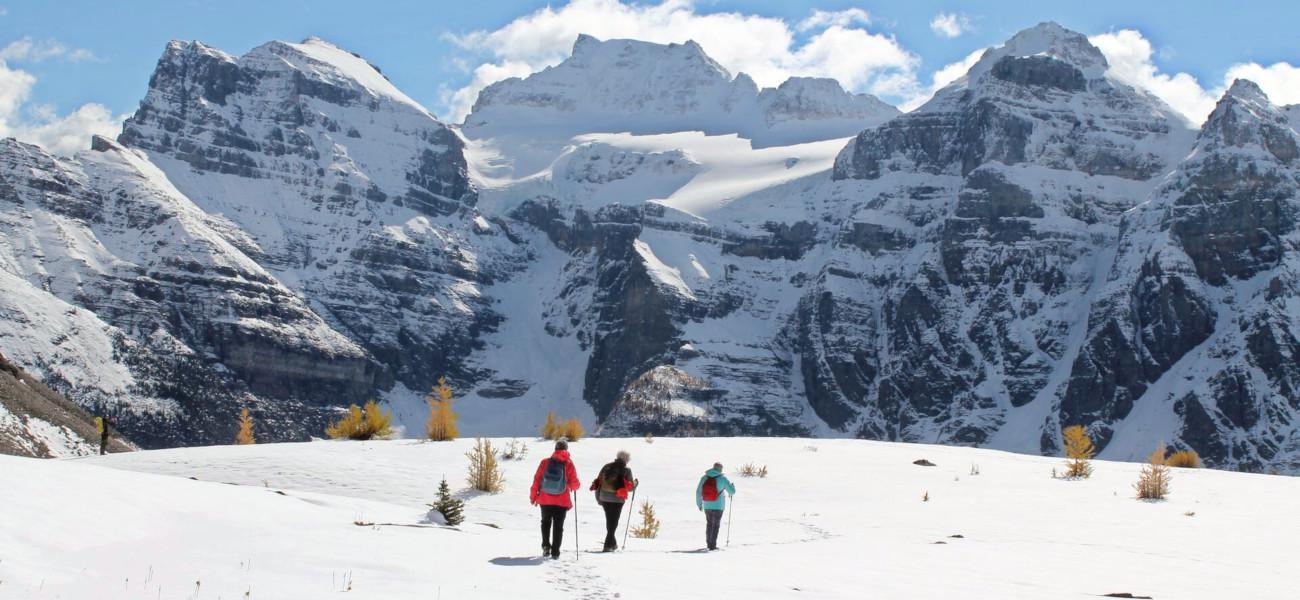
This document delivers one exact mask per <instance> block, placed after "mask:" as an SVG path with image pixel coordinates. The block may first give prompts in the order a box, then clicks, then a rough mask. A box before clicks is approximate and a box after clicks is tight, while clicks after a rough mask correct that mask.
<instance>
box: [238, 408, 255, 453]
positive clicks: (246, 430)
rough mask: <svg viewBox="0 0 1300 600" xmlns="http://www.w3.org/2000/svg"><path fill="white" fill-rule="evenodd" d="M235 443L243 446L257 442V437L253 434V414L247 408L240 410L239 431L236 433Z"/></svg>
mask: <svg viewBox="0 0 1300 600" xmlns="http://www.w3.org/2000/svg"><path fill="white" fill-rule="evenodd" d="M235 443H236V444H239V445H241V446H246V445H249V444H256V443H257V437H256V436H254V435H253V416H252V415H251V414H249V412H248V409H247V408H245V409H243V410H241V411H239V433H237V434H235Z"/></svg>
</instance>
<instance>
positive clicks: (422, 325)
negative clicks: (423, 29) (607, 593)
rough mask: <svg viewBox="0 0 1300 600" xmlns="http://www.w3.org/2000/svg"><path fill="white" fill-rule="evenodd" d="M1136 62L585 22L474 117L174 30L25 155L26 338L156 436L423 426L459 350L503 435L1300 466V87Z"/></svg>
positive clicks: (13, 332)
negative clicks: (1169, 71)
mask: <svg viewBox="0 0 1300 600" xmlns="http://www.w3.org/2000/svg"><path fill="white" fill-rule="evenodd" d="M1107 70H1108V65H1107V64H1106V61H1105V58H1104V57H1103V56H1102V54H1101V53H1100V52H1099V51H1098V50H1097V49H1096V48H1094V47H1093V46H1092V45H1091V44H1089V42H1088V40H1087V38H1086V37H1084V36H1083V35H1080V34H1078V33H1074V32H1071V31H1068V30H1066V29H1064V28H1062V27H1060V26H1059V25H1056V24H1052V23H1045V24H1042V25H1039V26H1037V27H1034V28H1031V29H1028V30H1026V31H1023V32H1021V33H1019V34H1017V35H1016V36H1014V37H1013V38H1012V39H1010V40H1009V41H1008V42H1007V43H1006V44H1004V45H1003V46H1000V47H997V48H993V49H990V50H989V51H987V52H986V53H985V55H984V56H983V57H982V58H981V60H980V61H979V62H978V63H977V64H976V65H975V66H974V67H973V68H972V69H971V70H970V72H969V73H967V74H966V75H965V76H964V77H962V78H961V79H959V80H957V81H955V82H954V83H953V84H951V85H950V86H948V87H946V88H945V89H943V90H941V91H940V92H938V93H937V94H936V95H935V97H934V98H933V99H932V100H931V101H930V102H928V103H926V104H925V105H924V106H922V107H921V108H919V109H917V110H915V111H913V112H911V113H908V114H905V115H895V114H894V113H895V111H893V109H890V108H888V107H886V106H882V105H881V104H880V103H879V101H877V100H875V99H874V98H870V97H865V96H855V95H852V94H849V93H847V92H845V91H844V90H843V89H841V88H840V87H839V85H838V84H836V83H834V82H831V81H827V80H814V79H792V80H790V81H788V82H786V83H785V84H783V85H781V86H780V87H778V88H774V89H768V90H762V91H760V90H758V89H757V86H755V85H754V84H753V82H752V81H750V80H749V78H748V77H745V76H744V75H738V76H735V77H733V76H732V75H731V74H729V73H727V72H726V71H725V70H724V69H722V68H721V67H720V66H719V65H718V64H717V63H716V62H714V61H712V60H711V59H709V58H708V56H706V55H705V54H704V53H703V51H702V50H701V49H700V47H699V46H698V45H695V44H676V45H656V44H649V43H643V42H635V41H626V40H615V41H608V42H601V41H598V40H595V39H593V38H589V37H583V38H580V39H579V40H578V42H577V44H575V48H574V55H573V57H572V58H570V59H569V60H566V61H565V62H563V63H561V64H560V65H558V66H556V67H553V68H551V69H548V70H545V71H543V72H541V73H537V74H534V75H532V76H530V77H528V78H525V79H515V80H507V81H505V82H502V83H500V84H497V85H494V86H492V87H489V88H488V89H487V90H486V91H485V92H484V94H483V96H482V97H481V98H480V100H479V102H478V103H477V104H476V106H475V109H474V112H473V114H471V115H470V117H469V118H468V119H467V121H466V123H465V124H464V125H463V126H462V127H461V128H460V130H459V131H457V130H456V129H455V128H451V127H448V126H446V125H444V124H442V123H440V122H438V121H437V120H436V119H434V118H433V117H432V116H430V115H429V114H428V113H427V111H425V110H424V109H423V108H421V107H420V106H419V105H418V104H416V103H415V102H413V101H412V100H410V99H409V98H407V97H406V96H404V95H402V93H401V92H400V91H398V90H397V89H396V88H394V87H393V86H392V84H391V83H389V82H388V81H387V80H386V79H384V77H383V76H382V75H381V74H380V73H379V71H378V70H377V69H375V68H374V67H372V66H371V65H369V64H367V63H366V62H365V61H364V60H362V59H360V58H358V57H356V56H354V55H352V54H350V53H347V52H346V51H343V50H340V49H338V48H337V47H334V46H332V45H330V44H328V43H325V42H322V41H320V40H308V41H306V42H303V43H301V44H288V43H283V42H272V43H270V44H266V45H264V46H261V47H258V48H256V49H254V50H252V51H250V52H249V53H248V54H246V55H244V56H242V57H232V56H229V55H226V54H224V53H222V52H220V51H217V50H215V49H212V48H208V47H206V46H203V45H202V44H199V43H197V42H195V43H179V42H178V43H173V44H171V45H169V46H168V48H167V50H166V52H165V54H164V56H163V58H162V60H161V61H160V62H159V64H158V68H157V72H156V73H155V75H154V77H153V78H152V80H151V82H150V89H149V92H148V95H147V96H146V99H145V101H144V102H143V103H142V104H141V107H140V110H139V111H138V112H137V113H136V115H135V116H133V117H132V118H131V119H130V121H128V123H127V124H126V126H125V128H124V131H123V133H122V135H121V136H120V138H119V141H118V142H112V141H109V140H98V141H97V142H96V144H95V149H94V151H92V152H87V153H83V154H81V155H79V156H78V157H76V158H75V159H71V160H64V159H57V158H54V157H50V156H48V155H47V154H45V153H44V152H42V151H40V150H39V149H37V148H33V147H30V146H25V145H22V144H17V143H14V142H6V143H5V144H4V145H3V146H0V228H4V229H5V235H4V236H2V237H0V283H2V284H3V286H4V287H5V289H6V290H7V293H5V294H0V316H4V317H5V318H4V319H0V341H3V343H4V344H5V347H6V352H7V353H8V354H10V356H11V357H12V358H13V359H14V360H15V361H16V362H18V363H20V364H22V365H23V366H24V367H26V368H28V369H29V370H31V371H32V372H33V373H35V374H39V375H40V376H41V378H42V379H44V380H45V381H46V382H48V383H49V384H50V385H51V387H52V388H54V389H56V390H59V391H63V392H65V393H67V394H68V396H69V397H70V398H72V399H73V400H75V401H77V402H78V403H80V404H81V405H83V406H88V407H95V408H96V409H103V410H105V411H107V412H110V413H111V414H113V415H120V416H118V419H117V420H118V421H119V423H120V424H122V425H123V428H124V429H127V430H128V431H129V432H130V433H131V434H132V435H133V437H134V438H135V439H137V440H138V441H140V442H141V443H142V444H144V445H150V446H159V445H174V444H183V443H196V442H224V441H226V440H228V439H229V438H230V436H232V435H233V430H234V415H235V414H237V412H238V409H239V408H240V407H243V406H251V407H254V409H255V412H256V414H257V416H258V419H259V420H258V422H259V423H265V424H266V425H265V428H266V429H267V431H266V432H263V431H260V430H259V432H258V435H259V438H260V439H277V437H282V438H285V439H293V438H302V437H304V436H306V435H309V434H314V433H319V431H320V429H321V428H322V426H323V423H324V420H325V419H326V418H327V417H328V416H329V415H330V414H332V411H333V410H335V409H336V408H337V407H339V406H341V405H344V404H346V403H349V402H356V401H360V400H364V399H365V398H366V397H369V396H372V395H373V396H377V397H380V398H382V399H384V400H386V401H387V402H388V403H389V404H390V406H392V407H393V409H394V410H395V411H396V412H397V416H398V418H399V421H401V422H403V423H404V424H407V425H413V426H416V427H418V425H419V423H421V422H422V420H423V417H424V414H425V412H424V411H425V409H424V407H423V403H422V400H421V393H422V391H423V390H424V389H427V387H428V386H429V385H430V384H431V383H432V382H433V380H434V379H436V377H438V376H440V375H447V376H449V378H450V379H451V381H452V383H453V386H454V387H455V389H456V390H457V393H458V398H460V402H459V404H458V406H457V410H458V412H460V413H461V415H462V418H463V421H462V430H464V431H467V432H474V433H483V434H499V435H519V434H523V433H530V432H532V431H535V428H536V426H537V425H538V424H539V423H540V422H541V420H542V419H543V418H544V416H545V414H546V412H548V411H550V410H555V411H556V412H557V413H559V414H560V415H562V416H566V417H567V416H578V417H580V418H582V419H584V421H586V422H587V424H588V425H589V426H594V428H597V429H599V430H600V431H601V432H602V433H605V434H634V435H639V434H642V433H645V432H654V433H673V432H675V433H685V434H759V435H827V436H857V437H865V438H873V439H890V440H905V441H916V442H939V443H953V444H971V445H981V446H989V447H995V448H1002V449H1008V450H1015V451H1021V452H1033V453H1038V452H1056V451H1057V450H1058V447H1059V444H1060V440H1059V435H1060V433H1059V432H1060V430H1061V428H1062V427H1063V426H1065V425H1073V424H1083V425H1085V426H1087V427H1089V428H1090V430H1091V431H1092V432H1093V434H1094V435H1095V437H1096V439H1097V440H1098V442H1099V443H1100V444H1101V445H1102V446H1103V448H1104V451H1103V456H1105V457H1108V458H1119V459H1129V458H1139V457H1142V456H1145V455H1146V454H1148V453H1149V452H1150V450H1151V448H1152V447H1154V445H1155V444H1156V443H1158V442H1160V441H1162V440H1163V441H1166V442H1169V443H1170V444H1172V445H1174V446H1176V447H1190V448H1194V449H1196V450H1197V451H1199V452H1200V453H1201V454H1202V455H1203V456H1204V457H1205V458H1206V460H1207V462H1209V463H1210V464H1213V465H1217V466H1224V467H1241V468H1250V469H1272V468H1277V469H1285V470H1291V471H1294V470H1296V469H1300V462H1298V461H1300V447H1297V446H1298V444H1300V442H1297V435H1296V429H1295V426H1294V423H1295V422H1296V414H1295V413H1296V411H1297V404H1298V403H1300V399H1298V398H1300V397H1298V396H1297V387H1296V386H1297V385H1300V372H1297V370H1296V367H1295V360H1294V357H1295V356H1297V352H1300V343H1298V342H1297V326H1300V323H1298V322H1297V321H1296V319H1297V315H1300V305H1298V304H1297V302H1300V300H1297V298H1300V293H1297V292H1298V291H1300V290H1298V289H1297V283H1296V281H1295V273H1296V272H1297V271H1298V270H1300V269H1297V265H1295V264H1293V263H1294V262H1295V256H1296V251H1297V250H1298V249H1300V240H1298V239H1296V236H1297V233H1296V232H1297V225H1296V223H1297V221H1296V219H1297V207H1296V205H1295V203H1296V186H1297V171H1296V165H1297V162H1296V161H1297V160H1298V159H1300V145H1298V143H1300V140H1298V139H1297V135H1296V126H1295V125H1293V122H1292V121H1291V120H1290V117H1289V115H1290V114H1291V113H1293V112H1294V110H1293V109H1291V108H1279V107H1275V106H1273V105H1272V104H1271V103H1269V101H1268V99H1267V98H1265V97H1264V96H1263V94H1262V93H1260V92H1259V90H1258V89H1257V88H1255V87H1254V86H1253V85H1251V84H1249V83H1245V82H1242V83H1239V84H1238V85H1236V86H1234V87H1233V88H1232V90H1230V91H1229V93H1228V94H1227V95H1226V96H1225V97H1224V99H1223V100H1222V102H1221V103H1220V105H1219V108H1218V110H1216V111H1215V113H1214V115H1212V116H1211V118H1210V119H1209V121H1208V122H1207V123H1206V124H1205V126H1204V127H1203V128H1202V130H1201V131H1200V133H1199V134H1197V132H1196V131H1195V130H1193V129H1192V128H1191V127H1190V126H1189V125H1188V124H1187V123H1185V122H1184V121H1183V120H1182V119H1181V117H1179V116H1177V115H1176V114H1175V113H1174V112H1173V111H1172V110H1171V109H1169V108H1168V107H1167V106H1165V105H1164V104H1163V103H1161V102H1160V101H1159V100H1157V99H1155V98H1154V97H1152V96H1150V95H1148V94H1145V93H1143V92H1141V91H1139V90H1136V89H1134V88H1132V87H1129V86H1127V85H1125V84H1123V83H1121V82H1119V81H1117V80H1116V79H1113V78H1111V77H1110V76H1109V75H1108V73H1107ZM889 117H892V118H889ZM885 118H888V120H886V121H884V122H879V121H880V120H881V119H885ZM854 135H855V137H851V138H850V136H854ZM796 142H797V143H796ZM10 348H13V349H14V350H10Z"/></svg>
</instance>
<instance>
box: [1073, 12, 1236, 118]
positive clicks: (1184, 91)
mask: <svg viewBox="0 0 1300 600" xmlns="http://www.w3.org/2000/svg"><path fill="white" fill-rule="evenodd" d="M1088 39H1089V41H1091V42H1092V44H1093V45H1094V46H1096V47H1097V48H1098V49H1100V50H1101V53H1102V54H1104V55H1106V61H1107V62H1109V63H1110V71H1109V74H1110V75H1111V76H1112V77H1115V78H1116V79H1119V80H1120V81H1123V82H1125V83H1128V84H1130V85H1132V86H1134V87H1138V88H1142V89H1145V90H1147V91H1149V92H1151V93H1152V94H1155V95H1156V96H1157V97H1158V98H1160V99H1161V100H1164V101H1165V102H1166V103H1167V104H1169V106H1171V107H1173V109H1174V110H1176V111H1178V112H1180V113H1182V114H1183V116H1185V117H1187V119H1188V120H1189V121H1191V122H1192V123H1195V124H1198V125H1199V124H1200V123H1202V122H1204V121H1205V117H1206V116H1208V115H1209V114H1210V111H1212V110H1214V102H1215V98H1216V95H1215V94H1211V93H1208V92H1206V90H1205V89H1204V88H1203V87H1201V84H1200V82H1199V81H1197V80H1196V78H1195V77H1193V76H1192V75H1189V74H1187V73H1176V74H1173V75H1169V74H1166V73H1161V72H1160V69H1159V68H1158V67H1156V65H1155V63H1153V62H1152V60H1151V59H1152V56H1154V54H1155V52H1154V50H1153V48H1152V47H1151V42H1150V41H1148V40H1147V39H1146V38H1145V37H1143V36H1142V33H1141V32H1138V31H1134V30H1132V29H1121V30H1119V31H1115V32H1112V33H1103V34H1101V35H1095V36H1092V37H1091V38H1088Z"/></svg>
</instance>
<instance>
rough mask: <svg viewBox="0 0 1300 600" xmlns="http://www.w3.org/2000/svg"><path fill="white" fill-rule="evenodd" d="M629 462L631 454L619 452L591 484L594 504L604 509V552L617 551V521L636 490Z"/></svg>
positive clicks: (601, 469)
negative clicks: (594, 498)
mask: <svg viewBox="0 0 1300 600" xmlns="http://www.w3.org/2000/svg"><path fill="white" fill-rule="evenodd" d="M631 461H632V455H631V454H628V453H627V451H626V450H623V451H620V452H619V453H618V456H617V457H616V458H615V459H614V462H611V463H609V464H607V465H605V466H603V467H601V468H600V474H598V475H596V479H595V480H594V481H592V482H591V491H593V492H596V502H599V503H600V506H601V508H603V509H605V547H604V551H605V552H613V551H615V550H618V540H617V537H616V536H615V535H614V534H615V532H617V531H618V519H619V517H620V516H622V514H623V503H625V502H627V496H628V494H629V493H631V492H632V490H634V489H636V485H637V481H636V479H634V478H633V477H632V469H629V468H628V466H627V463H629V462H631Z"/></svg>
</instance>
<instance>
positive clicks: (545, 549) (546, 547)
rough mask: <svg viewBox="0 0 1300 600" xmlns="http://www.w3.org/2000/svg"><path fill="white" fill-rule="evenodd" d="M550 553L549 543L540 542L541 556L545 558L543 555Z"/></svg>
mask: <svg viewBox="0 0 1300 600" xmlns="http://www.w3.org/2000/svg"><path fill="white" fill-rule="evenodd" d="M550 555H551V545H550V544H542V558H545V557H547V556H550Z"/></svg>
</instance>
